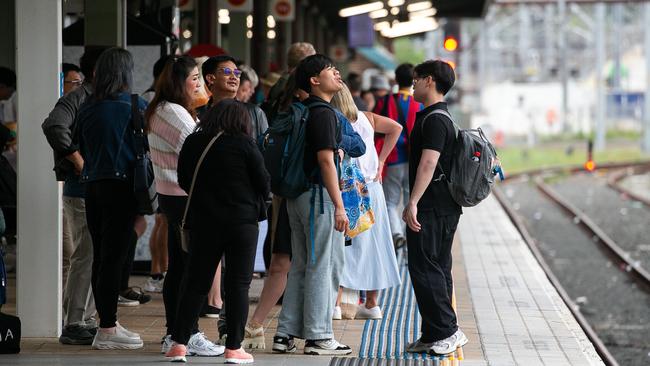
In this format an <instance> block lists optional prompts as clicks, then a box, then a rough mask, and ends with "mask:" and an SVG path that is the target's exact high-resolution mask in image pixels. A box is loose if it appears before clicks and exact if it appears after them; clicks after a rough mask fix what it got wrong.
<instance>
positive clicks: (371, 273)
mask: <svg viewBox="0 0 650 366" xmlns="http://www.w3.org/2000/svg"><path fill="white" fill-rule="evenodd" d="M368 192H369V193H370V202H371V207H372V209H373V211H374V214H375V224H374V225H373V226H372V227H371V228H370V229H369V230H367V231H365V232H363V233H361V234H359V235H357V236H356V237H355V238H353V239H352V245H350V246H347V247H345V269H344V270H343V276H342V279H341V286H343V287H345V288H349V289H355V290H366V291H369V290H381V289H384V288H389V287H393V286H398V285H399V284H400V276H399V269H398V267H397V258H396V256H395V250H394V248H393V238H392V235H391V231H390V223H389V221H388V210H387V209H386V199H385V198H384V190H383V188H382V186H381V184H380V183H379V182H369V183H368Z"/></svg>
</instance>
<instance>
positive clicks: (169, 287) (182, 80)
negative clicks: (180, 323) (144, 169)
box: [145, 56, 224, 356]
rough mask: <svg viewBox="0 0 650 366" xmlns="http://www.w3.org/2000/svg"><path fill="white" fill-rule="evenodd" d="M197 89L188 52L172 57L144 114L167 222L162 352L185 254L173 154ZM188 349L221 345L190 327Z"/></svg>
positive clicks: (182, 198) (190, 121)
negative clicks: (164, 329)
mask: <svg viewBox="0 0 650 366" xmlns="http://www.w3.org/2000/svg"><path fill="white" fill-rule="evenodd" d="M200 88H201V79H200V76H199V70H198V67H197V64H196V62H195V61H194V59H193V58H191V57H189V56H174V57H171V58H169V59H168V60H167V63H166V64H165V68H164V69H163V71H162V74H161V75H160V76H159V77H158V80H157V81H156V88H155V89H156V95H155V96H154V98H153V100H152V101H151V103H150V104H149V106H148V108H147V111H146V112H145V118H146V119H147V121H148V122H149V123H148V126H149V145H150V149H151V158H152V160H153V164H154V173H155V176H156V190H157V191H158V202H159V204H160V208H161V210H162V212H163V214H165V216H166V217H167V221H168V226H167V227H168V239H167V240H168V245H167V251H168V256H169V264H168V268H167V276H166V277H165V283H164V286H163V300H164V303H165V316H166V320H167V332H166V335H165V336H164V337H163V346H162V352H163V353H166V352H167V351H168V350H169V348H170V347H171V344H172V341H171V336H170V335H171V331H172V329H173V327H174V323H175V321H176V315H177V314H176V313H177V305H178V300H179V299H178V297H179V293H180V287H181V279H182V276H183V271H184V268H185V263H186V261H187V253H185V252H184V251H183V250H182V248H181V243H180V223H181V220H182V218H183V212H184V210H185V203H186V202H187V193H186V192H185V191H184V190H183V189H182V188H181V187H179V185H178V177H177V164H178V154H179V153H180V151H181V148H182V147H183V143H184V142H185V138H186V137H187V136H188V135H189V134H191V133H192V132H193V131H194V129H195V128H196V124H197V122H198V120H197V118H196V113H195V111H194V109H193V108H192V104H193V100H194V98H195V96H196V95H197V94H198V93H199V90H200ZM192 334H193V335H192V337H191V338H190V340H189V342H188V344H187V348H188V353H189V354H191V355H198V356H219V355H221V354H223V352H224V347H223V346H217V345H215V344H214V343H212V342H210V341H209V340H207V339H206V338H205V336H204V335H203V333H201V332H199V329H198V323H197V324H194V325H193V330H192Z"/></svg>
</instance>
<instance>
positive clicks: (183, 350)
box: [165, 342, 187, 362]
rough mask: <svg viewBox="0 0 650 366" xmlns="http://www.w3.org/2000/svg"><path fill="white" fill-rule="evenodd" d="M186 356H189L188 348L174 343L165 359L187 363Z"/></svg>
mask: <svg viewBox="0 0 650 366" xmlns="http://www.w3.org/2000/svg"><path fill="white" fill-rule="evenodd" d="M185 355H187V347H185V346H184V345H182V344H180V343H176V342H174V344H172V347H171V348H170V349H169V351H167V353H165V357H167V359H168V360H169V361H171V362H187V359H185Z"/></svg>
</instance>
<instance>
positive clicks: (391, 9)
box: [390, 7, 399, 15]
mask: <svg viewBox="0 0 650 366" xmlns="http://www.w3.org/2000/svg"><path fill="white" fill-rule="evenodd" d="M390 13H391V14H393V15H397V14H399V8H398V7H395V8H390Z"/></svg>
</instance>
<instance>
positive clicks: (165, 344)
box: [160, 334, 174, 354]
mask: <svg viewBox="0 0 650 366" xmlns="http://www.w3.org/2000/svg"><path fill="white" fill-rule="evenodd" d="M160 343H162V348H161V350H160V353H162V354H165V353H167V352H169V350H170V349H172V346H173V345H174V341H172V335H171V334H167V335H166V336H164V337H163V338H162V342H160Z"/></svg>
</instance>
